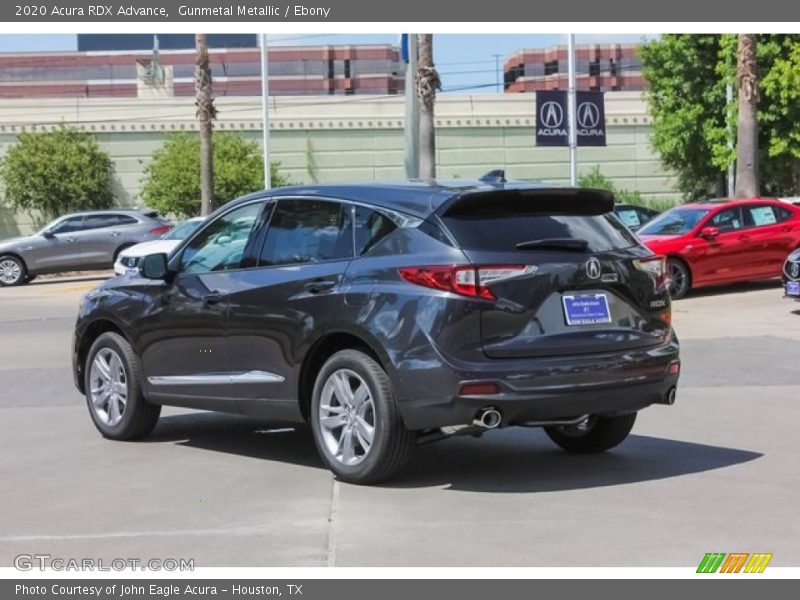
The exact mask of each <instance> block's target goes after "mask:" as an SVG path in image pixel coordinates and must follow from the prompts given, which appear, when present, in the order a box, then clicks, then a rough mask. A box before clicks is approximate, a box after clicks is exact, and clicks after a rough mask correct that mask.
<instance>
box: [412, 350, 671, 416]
mask: <svg viewBox="0 0 800 600" xmlns="http://www.w3.org/2000/svg"><path fill="white" fill-rule="evenodd" d="M508 362H509V361H502V360H494V361H487V362H486V363H485V364H482V365H481V368H480V369H468V370H455V371H453V372H452V373H450V374H449V375H450V376H449V377H447V379H448V380H449V381H450V384H451V388H450V389H451V390H452V391H451V392H450V393H449V394H447V395H439V396H433V397H421V396H418V397H416V398H409V399H407V400H401V401H400V403H399V404H400V411H401V414H402V416H403V419H404V421H405V424H406V427H408V428H409V429H414V430H421V429H435V428H439V427H445V426H449V425H463V424H467V423H470V422H471V421H472V420H473V419H474V418H475V416H476V414H477V413H478V411H480V410H481V409H483V408H487V407H494V408H496V409H497V410H498V411H499V412H500V413H501V414H502V417H503V421H502V422H503V424H504V425H514V424H516V423H522V422H526V421H543V420H556V419H565V418H569V417H577V416H580V415H585V414H604V415H610V414H615V413H619V414H621V413H629V412H634V411H638V410H641V409H643V408H645V407H647V406H650V405H651V404H666V403H667V397H668V396H669V393H670V391H671V390H672V389H673V388H674V387H676V386H677V384H678V379H679V377H680V374H679V373H671V372H670V368H671V365H674V364H675V363H678V364H679V347H678V343H677V340H675V339H674V338H673V339H672V340H671V341H670V342H669V343H667V344H664V345H662V346H657V347H653V348H648V349H641V350H635V351H631V352H627V353H624V354H604V355H585V356H579V357H560V358H559V359H558V360H555V359H547V360H536V359H531V360H530V361H527V365H525V364H523V363H522V362H521V361H511V362H512V364H513V367H511V368H510V367H509V365H507V364H506V363H508ZM476 382H480V383H494V384H496V385H497V387H498V390H499V391H498V393H495V394H489V395H480V396H472V395H469V396H464V395H459V389H460V388H461V386H462V385H463V384H465V383H476ZM437 387H439V386H437ZM439 389H441V387H439Z"/></svg>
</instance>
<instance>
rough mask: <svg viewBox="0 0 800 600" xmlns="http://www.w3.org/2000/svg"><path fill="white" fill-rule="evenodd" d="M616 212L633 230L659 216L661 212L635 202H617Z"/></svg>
mask: <svg viewBox="0 0 800 600" xmlns="http://www.w3.org/2000/svg"><path fill="white" fill-rule="evenodd" d="M614 214H616V215H617V217H618V218H619V220H620V221H622V223H623V224H624V225H625V226H626V227H628V229H630V230H631V231H637V230H638V229H639V228H640V227H641V226H642V225H644V224H645V223H647V222H648V221H650V220H652V219H653V218H654V217H657V216H658V215H659V214H660V213H659V212H658V211H657V210H654V209H652V208H647V207H645V206H636V205H634V204H615V205H614Z"/></svg>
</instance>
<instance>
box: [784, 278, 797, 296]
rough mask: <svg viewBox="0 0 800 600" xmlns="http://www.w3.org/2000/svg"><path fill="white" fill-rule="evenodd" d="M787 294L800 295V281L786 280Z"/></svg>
mask: <svg viewBox="0 0 800 600" xmlns="http://www.w3.org/2000/svg"><path fill="white" fill-rule="evenodd" d="M786 295H787V296H800V281H787V282H786Z"/></svg>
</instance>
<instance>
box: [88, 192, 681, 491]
mask: <svg viewBox="0 0 800 600" xmlns="http://www.w3.org/2000/svg"><path fill="white" fill-rule="evenodd" d="M613 210H614V200H613V197H612V196H611V194H609V193H608V192H604V191H600V190H587V189H572V188H566V189H561V188H552V187H533V186H531V184H513V183H486V182H483V181H474V182H465V181H456V182H453V183H441V182H439V183H421V182H404V183H398V184H394V183H386V184H379V183H372V184H363V185H330V186H310V187H289V188H281V189H277V190H271V191H265V192H260V193H256V194H253V195H250V196H247V197H245V198H241V199H239V200H236V201H234V202H231V203H229V204H227V205H226V206H224V207H222V208H220V209H219V210H218V211H217V212H216V213H214V214H213V215H212V216H211V217H210V218H209V219H208V221H207V222H206V223H205V224H204V225H203V226H202V227H201V228H200V229H199V230H198V231H197V232H196V233H195V234H193V235H192V236H191V237H190V238H188V239H187V240H185V241H184V242H183V243H182V245H181V246H179V247H178V248H177V249H176V250H175V251H174V252H173V253H172V254H171V255H170V256H169V257H167V256H166V255H164V254H153V255H149V256H147V257H145V258H144V259H143V261H142V264H141V266H140V274H141V275H142V276H141V277H136V276H133V277H118V278H114V279H112V280H108V281H105V282H103V283H101V284H100V285H99V286H98V287H97V288H96V289H95V290H93V291H92V292H90V293H89V294H88V295H87V296H86V297H85V299H84V301H83V303H82V306H81V309H80V315H79V318H78V322H77V325H76V329H75V340H74V353H73V363H74V373H75V382H76V385H77V386H78V388H79V389H80V390H81V392H83V393H84V394H85V395H86V401H87V405H88V408H89V414H90V415H91V418H92V419H93V421H94V423H95V425H96V427H97V428H98V429H99V431H100V432H101V433H102V434H103V435H104V436H106V437H109V438H112V439H120V440H129V439H135V438H140V437H143V436H145V435H147V434H148V433H150V431H152V429H153V428H154V427H155V425H156V422H157V420H158V417H159V413H160V410H161V406H162V405H173V406H183V407H190V408H198V409H206V410H217V411H224V412H229V413H236V414H241V415H248V416H254V417H263V418H266V419H270V420H272V421H275V422H281V423H300V422H304V421H307V422H309V423H310V425H311V429H312V431H313V435H314V439H315V441H316V444H317V447H318V449H319V452H320V455H321V456H322V458H323V460H324V461H325V463H326V464H327V465H328V466H329V467H330V468H331V469H332V470H333V471H334V473H336V475H337V476H338V477H339V478H341V479H343V480H346V481H351V482H357V483H372V482H376V481H380V480H383V479H386V478H388V477H390V476H391V475H393V474H394V473H396V472H397V471H398V470H400V469H401V468H402V467H403V466H404V465H405V464H406V462H407V461H408V460H409V457H410V455H411V452H412V449H413V448H414V446H415V445H416V444H418V443H420V442H424V441H431V440H435V439H440V438H443V437H446V436H449V435H456V434H472V435H479V434H481V433H483V432H486V431H488V430H491V429H495V428H498V427H506V426H512V425H521V426H530V427H544V428H545V431H546V432H547V434H548V435H549V436H550V437H551V438H552V439H553V440H554V441H555V442H556V443H557V444H558V445H560V446H561V447H563V448H564V449H566V450H568V451H571V452H581V453H587V452H599V451H603V450H607V449H609V448H612V447H613V446H616V445H617V444H619V443H620V442H622V441H623V440H624V439H625V437H626V436H627V435H628V433H629V432H630V430H631V427H632V426H633V423H634V420H635V417H636V412H637V411H638V410H640V409H643V408H645V407H647V406H649V405H651V404H672V402H673V401H674V399H675V388H676V385H677V382H678V376H679V371H680V361H679V357H678V341H677V339H676V337H675V334H674V332H673V330H672V327H671V325H670V322H671V319H670V300H669V295H668V292H667V281H666V274H665V265H664V259H663V257H657V256H654V255H653V254H652V253H651V252H650V251H649V250H648V249H647V248H645V247H644V246H643V245H642V244H641V243H640V242H639V241H638V239H637V238H636V237H635V236H634V235H633V234H631V232H630V231H629V230H628V229H627V228H626V227H625V226H623V225H622V224H621V223H620V222H619V220H618V219H616V218H615V217H614V216H613Z"/></svg>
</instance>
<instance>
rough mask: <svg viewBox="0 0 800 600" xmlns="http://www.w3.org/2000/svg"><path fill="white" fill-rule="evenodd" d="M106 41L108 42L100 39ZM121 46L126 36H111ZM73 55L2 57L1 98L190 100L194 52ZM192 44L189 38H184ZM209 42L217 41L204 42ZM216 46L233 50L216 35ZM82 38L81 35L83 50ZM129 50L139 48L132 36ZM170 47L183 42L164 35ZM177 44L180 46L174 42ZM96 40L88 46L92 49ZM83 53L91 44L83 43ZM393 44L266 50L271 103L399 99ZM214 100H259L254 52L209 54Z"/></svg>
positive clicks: (399, 69)
mask: <svg viewBox="0 0 800 600" xmlns="http://www.w3.org/2000/svg"><path fill="white" fill-rule="evenodd" d="M99 37H100V38H103V37H105V36H99ZM108 37H111V38H113V40H118V38H120V37H125V36H108ZM144 37H145V38H149V40H150V46H149V48H140V49H122V50H107V49H102V50H97V51H95V50H91V51H89V50H86V51H77V52H27V53H18V54H17V53H4V54H0V98H109V97H110V98H135V97H154V96H155V97H173V96H192V95H194V93H195V90H194V67H195V51H194V48H193V47H189V48H182V49H181V48H178V49H164V48H163V47H161V41H162V36H159V49H158V51H155V50H154V49H153V36H144ZM189 37H191V36H189ZM209 37H210V38H213V37H214V36H209ZM218 37H219V38H220V39H218V40H216V43H217V44H218V45H219V44H224V43H226V41H227V42H230V43H233V42H237V41H240V42H242V43H244V41H243V40H237V39H234V40H230V39H229V38H231V36H224V35H223V36H218ZM82 38H83V36H79V43H81V40H82ZM132 38H135V39H131V40H130V43H129V44H127V45H136V44H138V45H142V44H143V41H144V40H143V39H141V36H132ZM166 38H167V41H168V42H170V44H171V45H172V46H180V45H181V44H184V43H185V40H183V39H182V38H181V36H166ZM173 38H179V39H173ZM101 41H102V39H101V40H94V41H92V43H93V44H94V45H95V46H97V45H100V46H108V45H109V44H105V43H104V44H99V43H98V42H101ZM82 43H83V47H90V46H91V44H89V43H88V42H86V41H85V40H84V41H83V42H82ZM399 52H400V51H399V49H398V48H397V47H395V46H392V45H363V46H362V45H356V46H351V45H347V46H345V45H339V46H276V47H271V48H270V50H269V87H270V95H272V96H286V95H291V96H305V95H314V96H319V95H337V94H345V95H352V94H355V95H360V94H383V95H387V94H397V93H402V91H403V87H404V83H403V82H404V73H405V66H404V64H403V63H402V62H401V58H400V54H399ZM209 58H210V62H211V69H212V75H213V77H214V95H215V96H217V97H222V96H260V95H261V54H260V50H259V48H258V47H224V46H218V47H213V44H212V47H211V48H210V49H209Z"/></svg>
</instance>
